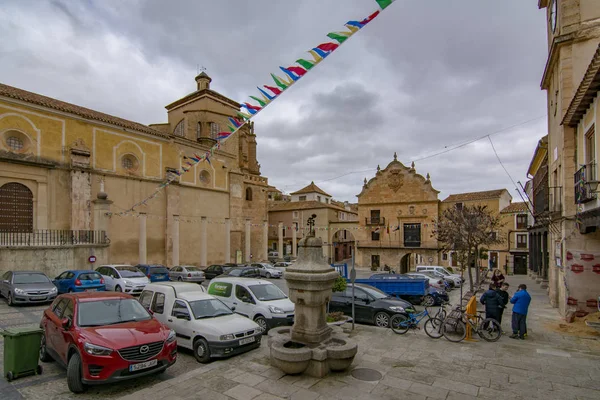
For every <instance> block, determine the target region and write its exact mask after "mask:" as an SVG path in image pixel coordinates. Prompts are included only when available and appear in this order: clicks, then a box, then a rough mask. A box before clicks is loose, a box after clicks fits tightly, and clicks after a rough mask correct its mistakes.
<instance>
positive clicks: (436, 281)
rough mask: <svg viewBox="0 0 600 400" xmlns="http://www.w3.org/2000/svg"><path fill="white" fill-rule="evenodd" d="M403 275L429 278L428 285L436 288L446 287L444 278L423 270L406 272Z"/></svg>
mask: <svg viewBox="0 0 600 400" xmlns="http://www.w3.org/2000/svg"><path fill="white" fill-rule="evenodd" d="M405 275H408V276H415V277H417V278H423V279H429V286H431V287H434V288H437V289H444V290H445V289H446V285H445V284H444V280H443V279H442V278H438V277H436V276H432V275H430V274H428V273H425V272H408V273H406V274H405Z"/></svg>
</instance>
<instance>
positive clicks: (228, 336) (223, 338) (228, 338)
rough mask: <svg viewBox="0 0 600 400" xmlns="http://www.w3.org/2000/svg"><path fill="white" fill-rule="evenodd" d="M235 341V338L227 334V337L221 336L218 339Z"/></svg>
mask: <svg viewBox="0 0 600 400" xmlns="http://www.w3.org/2000/svg"><path fill="white" fill-rule="evenodd" d="M233 339H235V336H233V334H231V333H230V334H228V335H221V336H220V337H219V340H233Z"/></svg>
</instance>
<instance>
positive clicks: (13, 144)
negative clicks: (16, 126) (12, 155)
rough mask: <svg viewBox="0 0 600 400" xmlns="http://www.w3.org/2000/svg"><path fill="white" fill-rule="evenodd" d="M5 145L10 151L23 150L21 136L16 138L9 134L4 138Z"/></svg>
mask: <svg viewBox="0 0 600 400" xmlns="http://www.w3.org/2000/svg"><path fill="white" fill-rule="evenodd" d="M6 145H7V146H8V148H9V149H11V150H12V151H17V152H20V151H21V150H23V146H24V143H23V140H22V139H21V138H18V137H16V136H9V137H8V138H7V139H6Z"/></svg>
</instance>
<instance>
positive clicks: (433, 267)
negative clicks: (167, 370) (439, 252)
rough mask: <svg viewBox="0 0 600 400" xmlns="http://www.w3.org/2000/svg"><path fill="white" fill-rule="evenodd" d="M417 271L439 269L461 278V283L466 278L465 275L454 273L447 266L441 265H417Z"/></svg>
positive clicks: (444, 273) (446, 274)
mask: <svg viewBox="0 0 600 400" xmlns="http://www.w3.org/2000/svg"><path fill="white" fill-rule="evenodd" d="M415 271H416V272H423V271H437V272H439V273H441V274H443V275H445V276H452V277H454V278H458V279H460V282H461V285H462V283H463V282H464V281H465V279H464V278H463V277H461V276H460V275H459V274H452V273H450V272H449V271H448V270H447V269H446V268H444V267H440V266H439V265H417V267H416V268H415Z"/></svg>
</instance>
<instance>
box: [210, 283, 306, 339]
mask: <svg viewBox="0 0 600 400" xmlns="http://www.w3.org/2000/svg"><path fill="white" fill-rule="evenodd" d="M208 294H211V295H213V296H215V297H216V298H218V299H219V300H221V301H222V302H223V303H225V304H227V306H228V307H230V308H231V309H233V308H234V307H235V312H236V313H238V314H241V315H243V316H245V317H248V318H250V319H251V320H253V321H254V322H256V323H257V324H258V325H259V326H260V327H261V329H262V331H263V332H264V333H267V331H268V330H269V329H271V328H275V327H277V326H286V325H293V324H294V309H295V306H294V303H292V302H291V301H290V299H288V297H287V296H286V295H285V293H283V292H282V291H281V289H279V288H278V287H277V286H275V285H274V284H272V283H271V282H269V281H266V280H264V279H253V278H233V277H231V278H230V277H222V278H220V277H219V278H215V279H213V280H212V281H211V282H210V286H209V287H208Z"/></svg>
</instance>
